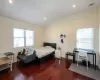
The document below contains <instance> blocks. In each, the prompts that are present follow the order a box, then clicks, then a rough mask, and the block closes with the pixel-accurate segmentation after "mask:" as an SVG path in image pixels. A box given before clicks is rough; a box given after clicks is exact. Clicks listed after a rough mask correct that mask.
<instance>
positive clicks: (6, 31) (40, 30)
mask: <svg viewBox="0 0 100 80" xmlns="http://www.w3.org/2000/svg"><path fill="white" fill-rule="evenodd" d="M13 28H20V29H27V30H33V31H34V46H33V47H41V46H42V44H43V42H44V36H43V35H44V27H43V26H42V27H41V26H40V25H33V24H29V23H26V22H23V21H19V20H13V19H10V18H7V17H2V16H0V56H4V55H3V53H4V52H9V51H12V52H14V53H15V61H16V55H17V52H18V51H20V50H21V49H22V48H13Z"/></svg>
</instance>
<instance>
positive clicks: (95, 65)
mask: <svg viewBox="0 0 100 80" xmlns="http://www.w3.org/2000/svg"><path fill="white" fill-rule="evenodd" d="M95 70H96V54H95Z"/></svg>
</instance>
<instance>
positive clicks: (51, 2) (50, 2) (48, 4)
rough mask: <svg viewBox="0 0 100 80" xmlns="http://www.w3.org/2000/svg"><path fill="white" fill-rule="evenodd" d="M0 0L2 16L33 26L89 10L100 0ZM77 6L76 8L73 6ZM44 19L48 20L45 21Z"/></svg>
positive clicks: (0, 13)
mask: <svg viewBox="0 0 100 80" xmlns="http://www.w3.org/2000/svg"><path fill="white" fill-rule="evenodd" d="M12 2H13V3H12V4H10V3H9V0H0V15H1V16H7V17H10V18H13V19H18V20H24V21H27V22H29V23H33V24H47V23H50V22H51V21H54V20H56V19H58V18H60V17H62V16H67V15H70V14H73V13H75V12H79V11H81V10H84V9H86V8H89V4H90V3H92V2H94V3H95V5H97V4H98V3H100V0H12ZM73 4H75V5H76V8H73V7H72V5H73ZM44 17H46V18H47V20H44Z"/></svg>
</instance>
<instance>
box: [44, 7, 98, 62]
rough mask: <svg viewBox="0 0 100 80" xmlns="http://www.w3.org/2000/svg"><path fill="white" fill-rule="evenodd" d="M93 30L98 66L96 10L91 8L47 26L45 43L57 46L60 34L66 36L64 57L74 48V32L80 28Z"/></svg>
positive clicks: (90, 57)
mask: <svg viewBox="0 0 100 80" xmlns="http://www.w3.org/2000/svg"><path fill="white" fill-rule="evenodd" d="M89 27H92V28H94V50H95V51H96V54H97V64H98V54H99V50H98V49H99V48H98V47H99V45H98V42H99V41H98V40H99V39H98V32H99V27H98V8H92V9H89V10H85V11H83V12H80V13H77V14H74V15H72V16H69V17H65V18H62V19H60V20H58V21H57V22H55V23H53V24H51V25H49V26H48V27H47V28H46V33H45V34H46V39H45V41H47V42H56V43H57V44H58V46H59V45H60V34H66V39H65V43H64V44H63V46H62V48H63V49H64V50H63V54H62V56H63V57H65V52H67V51H72V50H73V49H74V48H75V47H76V32H77V30H78V29H80V28H89ZM89 60H90V61H91V63H92V56H89Z"/></svg>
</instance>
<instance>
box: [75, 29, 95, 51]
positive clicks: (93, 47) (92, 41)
mask: <svg viewBox="0 0 100 80" xmlns="http://www.w3.org/2000/svg"><path fill="white" fill-rule="evenodd" d="M80 29H88V28H80ZM80 29H78V30H80ZM91 29H92V35H93V36H92V38H80V39H92V40H91V41H92V42H91V43H92V47H91V48H92V49H91V50H94V46H95V45H94V31H95V30H94V28H91ZM78 30H77V31H78ZM77 43H78V38H77V32H76V48H78V47H77ZM80 43H81V42H80ZM83 43H87V42H83ZM84 49H86V48H84Z"/></svg>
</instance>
